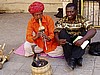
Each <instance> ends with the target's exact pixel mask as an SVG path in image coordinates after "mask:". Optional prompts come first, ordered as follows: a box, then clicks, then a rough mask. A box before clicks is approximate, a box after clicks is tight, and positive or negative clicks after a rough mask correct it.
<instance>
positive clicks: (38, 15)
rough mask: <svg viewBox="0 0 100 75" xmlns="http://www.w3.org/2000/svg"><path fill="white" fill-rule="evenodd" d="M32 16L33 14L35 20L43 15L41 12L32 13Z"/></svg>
mask: <svg viewBox="0 0 100 75" xmlns="http://www.w3.org/2000/svg"><path fill="white" fill-rule="evenodd" d="M32 16H33V17H34V18H35V19H36V20H38V19H41V18H42V16H43V12H37V13H33V14H32Z"/></svg>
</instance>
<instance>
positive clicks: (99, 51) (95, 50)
mask: <svg viewBox="0 0 100 75" xmlns="http://www.w3.org/2000/svg"><path fill="white" fill-rule="evenodd" d="M88 53H89V54H91V55H95V56H100V42H93V43H91V44H90V49H89V51H88Z"/></svg>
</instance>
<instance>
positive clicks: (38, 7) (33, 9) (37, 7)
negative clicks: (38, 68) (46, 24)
mask: <svg viewBox="0 0 100 75" xmlns="http://www.w3.org/2000/svg"><path fill="white" fill-rule="evenodd" d="M43 10H44V5H43V3H41V2H33V3H32V4H31V5H30V6H29V10H28V11H29V12H30V13H31V14H32V13H37V12H41V11H43Z"/></svg>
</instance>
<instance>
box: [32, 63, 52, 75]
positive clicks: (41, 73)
mask: <svg viewBox="0 0 100 75" xmlns="http://www.w3.org/2000/svg"><path fill="white" fill-rule="evenodd" d="M31 67H32V75H52V68H51V65H50V64H49V63H47V64H46V65H45V66H43V67H34V66H32V65H31Z"/></svg>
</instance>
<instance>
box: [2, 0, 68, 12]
mask: <svg viewBox="0 0 100 75" xmlns="http://www.w3.org/2000/svg"><path fill="white" fill-rule="evenodd" d="M34 1H41V2H42V3H44V5H45V10H44V11H45V12H57V9H58V8H59V7H62V1H70V0H0V12H7V13H13V12H24V13H27V12H28V6H29V5H30V4H31V3H32V2H34Z"/></svg>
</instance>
